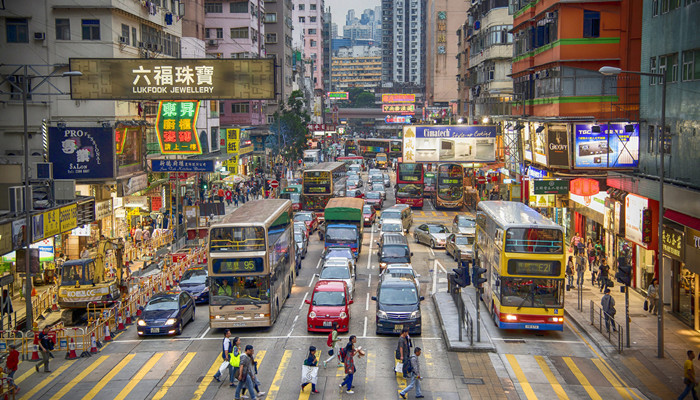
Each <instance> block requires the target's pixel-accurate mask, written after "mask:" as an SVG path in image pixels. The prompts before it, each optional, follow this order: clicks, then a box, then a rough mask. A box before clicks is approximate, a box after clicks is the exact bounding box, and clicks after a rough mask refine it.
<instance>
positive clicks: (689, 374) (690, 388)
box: [678, 350, 698, 400]
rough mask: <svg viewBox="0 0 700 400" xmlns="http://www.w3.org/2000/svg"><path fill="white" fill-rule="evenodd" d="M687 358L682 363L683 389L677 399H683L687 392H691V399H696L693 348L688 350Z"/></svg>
mask: <svg viewBox="0 0 700 400" xmlns="http://www.w3.org/2000/svg"><path fill="white" fill-rule="evenodd" d="M687 354H688V359H687V360H685V362H684V363H683V384H684V385H685V390H683V393H681V395H680V396H678V400H682V399H685V398H686V397H687V396H688V394H689V393H692V394H693V400H698V394H697V390H696V389H695V385H696V384H697V381H696V380H695V365H694V364H693V360H694V359H695V352H694V351H693V350H688V353H687Z"/></svg>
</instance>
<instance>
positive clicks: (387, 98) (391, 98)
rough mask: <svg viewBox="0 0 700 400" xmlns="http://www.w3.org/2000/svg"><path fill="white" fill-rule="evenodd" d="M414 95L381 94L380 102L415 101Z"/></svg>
mask: <svg viewBox="0 0 700 400" xmlns="http://www.w3.org/2000/svg"><path fill="white" fill-rule="evenodd" d="M415 102H416V95H415V94H410V93H394V94H383V95H382V103H415Z"/></svg>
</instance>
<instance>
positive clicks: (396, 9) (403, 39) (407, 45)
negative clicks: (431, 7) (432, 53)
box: [382, 0, 425, 86]
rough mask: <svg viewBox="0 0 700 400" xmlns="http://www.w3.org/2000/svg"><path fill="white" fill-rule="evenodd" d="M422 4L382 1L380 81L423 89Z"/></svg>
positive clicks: (414, 0) (419, 1)
mask: <svg viewBox="0 0 700 400" xmlns="http://www.w3.org/2000/svg"><path fill="white" fill-rule="evenodd" d="M424 10H425V0H412V1H411V0H403V1H392V0H382V80H383V81H385V82H393V83H404V84H412V85H418V86H424V85H425V30H424V27H425V13H424Z"/></svg>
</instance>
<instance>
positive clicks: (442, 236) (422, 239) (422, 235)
mask: <svg viewBox="0 0 700 400" xmlns="http://www.w3.org/2000/svg"><path fill="white" fill-rule="evenodd" d="M449 233H450V231H449V230H448V229H447V227H446V226H445V225H443V224H423V225H420V226H419V227H417V228H416V229H414V230H413V237H414V239H416V243H423V244H427V245H430V247H432V248H433V249H434V248H436V247H445V241H446V240H447V235H448V234H449Z"/></svg>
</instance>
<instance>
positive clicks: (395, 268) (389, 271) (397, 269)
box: [382, 264, 420, 293]
mask: <svg viewBox="0 0 700 400" xmlns="http://www.w3.org/2000/svg"><path fill="white" fill-rule="evenodd" d="M382 275H388V276H398V277H409V278H411V279H413V281H414V282H416V287H417V288H418V293H420V282H419V281H418V278H420V274H417V273H416V271H415V270H414V269H413V266H412V265H411V264H390V265H387V267H386V269H385V270H384V272H382Z"/></svg>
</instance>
